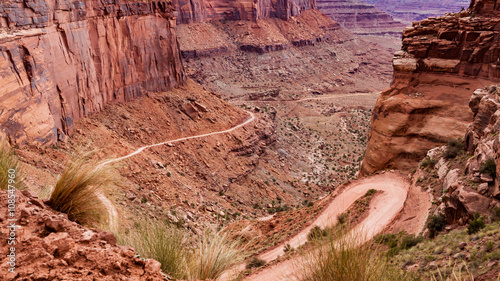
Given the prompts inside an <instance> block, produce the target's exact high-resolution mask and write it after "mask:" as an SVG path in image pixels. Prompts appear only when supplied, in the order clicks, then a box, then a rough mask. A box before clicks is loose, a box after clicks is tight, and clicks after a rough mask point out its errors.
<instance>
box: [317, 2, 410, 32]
mask: <svg viewBox="0 0 500 281" xmlns="http://www.w3.org/2000/svg"><path fill="white" fill-rule="evenodd" d="M317 5H318V9H319V10H320V11H322V12H323V13H325V14H327V15H328V16H330V17H331V18H333V19H334V20H335V21H337V22H338V23H340V25H342V26H343V27H344V28H346V29H349V30H350V31H352V32H354V33H356V34H360V35H385V34H388V35H393V36H401V31H402V30H403V28H404V27H405V26H406V25H405V24H402V23H400V22H397V21H395V20H394V19H393V18H392V17H391V16H390V15H389V14H387V13H385V12H382V11H380V10H378V9H377V8H375V6H373V5H370V4H366V3H364V2H361V1H354V0H317Z"/></svg>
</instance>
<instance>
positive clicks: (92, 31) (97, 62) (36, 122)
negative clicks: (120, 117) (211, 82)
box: [0, 1, 185, 145]
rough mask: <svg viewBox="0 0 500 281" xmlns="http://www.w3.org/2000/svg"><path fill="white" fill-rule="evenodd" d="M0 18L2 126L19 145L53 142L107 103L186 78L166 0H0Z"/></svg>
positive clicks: (169, 85) (0, 109) (171, 7)
mask: <svg viewBox="0 0 500 281" xmlns="http://www.w3.org/2000/svg"><path fill="white" fill-rule="evenodd" d="M0 15H1V17H0V18H1V19H2V20H1V25H0V30H1V33H0V46H1V47H0V48H1V52H2V56H1V58H2V59H1V63H0V64H1V66H2V67H1V69H2V70H1V71H2V73H1V76H0V77H1V78H0V79H1V80H0V83H1V84H2V85H3V86H2V92H1V94H0V95H1V108H0V111H1V114H0V124H2V132H3V133H4V134H6V135H7V137H8V138H9V139H10V140H11V141H12V142H13V143H16V144H18V145H22V144H26V143H28V142H29V143H40V144H47V143H49V144H55V143H56V142H57V141H58V140H64V139H65V138H66V135H71V134H72V132H73V128H74V124H75V122H76V121H78V120H79V119H81V118H82V117H84V116H87V115H89V114H90V113H94V112H98V111H100V110H102V109H103V108H104V107H105V105H107V104H109V103H110V102H112V101H129V100H132V99H134V98H136V97H138V96H142V95H144V93H145V92H146V91H162V90H163V91H164V90H168V89H171V88H172V87H174V86H176V85H180V84H182V83H183V82H184V80H185V74H184V70H183V66H182V62H181V57H180V52H179V50H178V48H177V41H176V40H177V39H176V31H175V24H176V23H175V17H174V7H173V5H172V4H171V3H170V2H166V1H159V2H149V3H125V4H118V3H115V2H111V4H103V3H101V2H100V1H84V2H71V1H56V2H54V1H3V2H2V3H1V4H0ZM146 30H151V32H145V31H146ZM143 42H150V43H149V44H148V46H147V47H146V46H145V45H144V43H143Z"/></svg>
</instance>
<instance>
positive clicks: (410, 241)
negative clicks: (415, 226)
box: [399, 234, 424, 250]
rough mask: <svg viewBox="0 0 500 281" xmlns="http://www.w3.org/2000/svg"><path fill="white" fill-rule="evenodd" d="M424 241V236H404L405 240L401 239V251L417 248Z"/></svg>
mask: <svg viewBox="0 0 500 281" xmlns="http://www.w3.org/2000/svg"><path fill="white" fill-rule="evenodd" d="M422 241H424V238H423V237H422V236H415V235H410V234H409V235H404V236H403V238H401V243H400V245H399V247H400V248H401V249H405V250H407V249H410V248H411V247H413V246H416V245H417V244H418V243H420V242H422Z"/></svg>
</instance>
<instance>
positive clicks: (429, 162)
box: [420, 157, 437, 169]
mask: <svg viewBox="0 0 500 281" xmlns="http://www.w3.org/2000/svg"><path fill="white" fill-rule="evenodd" d="M436 163H437V161H436V160H435V159H431V158H429V157H426V158H425V159H424V160H423V161H422V163H420V168H422V169H423V168H426V167H431V168H432V167H434V165H436Z"/></svg>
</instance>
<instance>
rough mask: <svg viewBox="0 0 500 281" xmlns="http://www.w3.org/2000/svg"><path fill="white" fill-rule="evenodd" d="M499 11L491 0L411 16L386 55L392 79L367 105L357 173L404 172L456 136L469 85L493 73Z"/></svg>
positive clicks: (495, 77) (496, 75)
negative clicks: (436, 14)
mask: <svg viewBox="0 0 500 281" xmlns="http://www.w3.org/2000/svg"><path fill="white" fill-rule="evenodd" d="M499 58H500V17H499V12H498V4H497V3H496V1H493V0H489V1H475V2H473V3H472V5H471V8H470V9H469V11H463V12H461V13H457V14H454V15H448V16H443V17H440V18H430V19H426V20H423V21H421V22H416V23H414V24H413V27H410V28H407V29H405V30H404V31H403V47H402V50H401V51H398V52H397V53H396V54H395V56H394V59H393V66H394V81H393V84H392V86H391V87H390V88H389V89H388V90H386V91H384V92H382V94H381V96H380V97H379V99H378V101H377V104H376V106H375V109H374V112H373V117H372V127H371V132H370V140H369V142H368V147H367V152H366V155H365V160H364V161H363V164H362V167H361V173H360V174H361V175H367V174H371V173H373V172H375V171H379V170H383V169H387V168H391V169H392V168H394V169H400V170H403V171H411V170H412V169H413V168H415V166H416V163H417V161H419V160H420V159H421V158H422V157H423V156H424V155H425V153H426V152H427V150H429V149H431V148H433V147H436V146H439V145H441V144H442V143H444V142H446V141H447V140H449V139H451V138H458V137H463V135H464V133H465V131H466V128H467V125H468V124H469V123H470V122H471V121H472V117H473V114H472V112H471V111H470V109H469V107H468V102H469V98H470V96H471V94H472V92H473V91H474V89H476V88H481V87H484V86H487V85H488V86H489V85H491V84H493V83H494V82H497V81H499V79H500V59H499Z"/></svg>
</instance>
